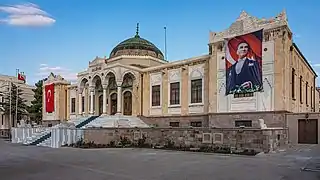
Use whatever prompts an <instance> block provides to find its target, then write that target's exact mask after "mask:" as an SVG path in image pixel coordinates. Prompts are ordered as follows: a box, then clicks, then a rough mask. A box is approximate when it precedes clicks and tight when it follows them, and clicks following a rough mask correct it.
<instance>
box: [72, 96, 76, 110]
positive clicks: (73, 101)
mask: <svg viewBox="0 0 320 180" xmlns="http://www.w3.org/2000/svg"><path fill="white" fill-rule="evenodd" d="M75 112H76V98H71V113H75Z"/></svg>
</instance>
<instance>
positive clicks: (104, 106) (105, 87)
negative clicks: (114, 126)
mask: <svg viewBox="0 0 320 180" xmlns="http://www.w3.org/2000/svg"><path fill="white" fill-rule="evenodd" d="M102 88H103V95H102V96H103V97H102V99H103V100H102V103H103V104H102V114H103V115H106V114H107V88H108V85H103V86H102Z"/></svg>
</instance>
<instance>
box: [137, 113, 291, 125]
mask: <svg viewBox="0 0 320 180" xmlns="http://www.w3.org/2000/svg"><path fill="white" fill-rule="evenodd" d="M286 113H288V112H286V111H261V112H237V113H211V114H199V115H188V116H181V115H175V116H149V117H145V116H140V118H141V119H142V120H143V121H144V122H145V123H147V124H148V125H153V126H156V127H169V126H170V122H179V127H183V128H186V127H190V126H191V122H199V121H200V122H201V124H202V127H216V128H234V127H235V121H236V120H251V121H252V127H253V128H260V126H259V119H263V120H264V123H265V124H266V125H267V127H282V128H285V127H286Z"/></svg>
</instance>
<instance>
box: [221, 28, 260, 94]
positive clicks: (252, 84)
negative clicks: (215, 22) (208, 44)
mask: <svg viewBox="0 0 320 180" xmlns="http://www.w3.org/2000/svg"><path fill="white" fill-rule="evenodd" d="M262 31H263V30H259V31H255V32H252V33H249V34H245V35H241V36H236V37H233V38H230V39H227V40H226V42H225V43H226V46H225V48H226V56H225V57H226V58H225V61H226V95H228V94H236V93H248V92H258V91H262V90H263V84H262Z"/></svg>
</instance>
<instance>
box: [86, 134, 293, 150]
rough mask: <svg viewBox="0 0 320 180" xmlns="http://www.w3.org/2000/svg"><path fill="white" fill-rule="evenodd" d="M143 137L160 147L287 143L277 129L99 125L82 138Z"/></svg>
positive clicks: (242, 146) (257, 146) (241, 147)
mask: <svg viewBox="0 0 320 180" xmlns="http://www.w3.org/2000/svg"><path fill="white" fill-rule="evenodd" d="M143 136H144V137H146V143H147V144H152V145H154V146H155V145H159V146H164V145H165V144H166V143H168V141H169V140H170V142H173V143H174V146H176V147H204V146H213V147H215V146H220V147H230V148H231V149H234V150H239V151H241V150H245V149H248V150H256V151H258V152H270V151H274V150H276V149H277V148H279V147H280V146H284V145H286V144H287V130H286V129H282V128H277V129H275V128H274V129H242V128H230V129H218V128H141V129H140V128H103V129H86V130H84V141H85V142H90V141H94V142H95V143H96V144H109V143H110V142H111V141H114V142H115V144H117V143H119V142H120V141H121V138H123V137H126V138H127V139H129V140H130V141H131V142H135V141H136V142H137V141H138V140H139V139H140V138H142V137H143Z"/></svg>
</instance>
